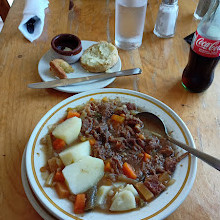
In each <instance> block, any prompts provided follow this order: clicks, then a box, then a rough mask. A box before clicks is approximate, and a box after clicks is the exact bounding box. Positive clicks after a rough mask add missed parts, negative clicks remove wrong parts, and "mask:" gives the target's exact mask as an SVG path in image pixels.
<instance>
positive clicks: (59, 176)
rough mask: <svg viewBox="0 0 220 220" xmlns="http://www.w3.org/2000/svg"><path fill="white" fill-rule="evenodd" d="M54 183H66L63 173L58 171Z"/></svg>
mask: <svg viewBox="0 0 220 220" xmlns="http://www.w3.org/2000/svg"><path fill="white" fill-rule="evenodd" d="M54 181H56V182H65V178H64V176H63V173H62V171H57V172H56V173H55V175H54Z"/></svg>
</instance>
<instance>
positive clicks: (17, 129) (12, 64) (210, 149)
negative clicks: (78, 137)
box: [0, 0, 220, 220]
mask: <svg viewBox="0 0 220 220" xmlns="http://www.w3.org/2000/svg"><path fill="white" fill-rule="evenodd" d="M197 2H198V1H191V0H185V1H179V16H178V20H177V28H176V34H175V37H173V38H170V39H159V38H157V37H156V36H155V35H154V34H153V28H154V24H155V21H156V16H157V11H158V7H159V3H160V1H156V0H149V2H148V7H147V13H146V23H145V28H144V36H143V43H142V45H141V47H140V48H139V49H136V50H133V51H122V50H119V54H120V57H121V60H122V69H125V68H134V67H140V68H142V70H143V74H141V75H140V76H135V77H125V78H117V79H116V80H115V81H114V82H113V83H112V84H111V85H109V86H108V87H111V88H114V87H115V88H125V89H131V90H135V91H139V92H142V93H145V94H148V95H150V96H153V97H154V98H157V99H159V100H160V101H162V102H164V103H165V104H167V105H168V106H170V107H171V108H172V109H173V110H174V111H175V112H176V113H177V114H178V115H179V116H180V117H181V118H182V119H183V121H184V122H185V123H186V125H187V126H188V128H189V130H190V132H191V133H192V135H193V137H194V141H195V144H196V146H197V148H198V149H199V150H201V151H204V152H207V153H209V154H211V155H215V156H216V157H218V158H220V150H219V149H220V147H219V140H220V65H218V66H217V68H216V71H215V79H214V82H213V84H212V85H211V87H210V88H209V89H208V90H207V91H206V92H204V93H200V94H193V93H189V92H188V91H186V90H184V88H183V87H182V85H181V75H182V71H183V69H184V67H185V65H186V63H187V60H188V53H189V45H188V44H187V43H186V42H185V41H184V40H183V38H184V37H185V36H187V35H188V34H190V33H192V32H194V31H195V30H196V27H197V24H198V22H197V21H195V20H194V19H193V13H194V10H195V8H196V5H197ZM23 7H24V0H15V2H14V4H13V6H12V8H11V10H10V12H9V14H8V17H7V19H6V21H5V25H4V28H3V30H2V32H1V34H0V48H1V49H0V93H1V95H0V106H1V110H0V131H1V132H0V152H1V154H0V167H1V168H0V169H1V174H0V186H1V191H0V213H1V214H0V216H1V219H4V220H12V219H22V220H24V219H41V217H40V216H39V215H38V214H37V212H36V211H35V210H34V208H32V206H31V204H30V203H29V201H28V199H27V197H26V195H25V192H24V189H23V186H22V182H21V168H20V167H21V159H22V154H23V151H24V149H25V145H26V143H27V142H28V139H29V137H30V135H31V133H32V131H33V129H34V127H35V126H36V124H37V123H38V121H39V120H40V119H41V118H42V116H43V115H44V114H45V113H46V112H47V111H48V110H49V109H51V108H52V107H53V106H54V105H56V104H57V103H59V102H60V101H62V100H64V99H65V98H68V97H70V96H72V95H73V94H69V93H63V92H59V91H56V90H53V89H41V90H34V89H29V88H27V84H28V83H33V82H39V81H41V79H40V77H39V75H38V62H39V60H40V58H41V57H42V55H43V54H44V53H45V52H46V51H47V50H48V49H49V48H50V41H51V39H52V38H53V37H54V36H55V35H57V34H59V33H73V34H76V35H78V36H79V37H80V38H81V39H84V40H92V41H99V40H106V41H110V42H114V21H115V19H114V1H113V0H106V1H104V0H95V1H90V0H75V1H74V8H73V10H71V11H69V1H67V0H53V1H50V5H49V8H48V9H47V10H46V17H45V26H44V31H43V33H42V35H41V36H40V38H39V39H37V40H36V41H34V42H33V43H30V42H29V41H27V40H26V39H25V38H24V37H23V35H22V34H21V33H20V32H19V30H18V25H19V23H20V21H21V19H22V11H23ZM219 185H220V173H219V172H218V171H217V170H215V169H214V168H212V167H210V166H209V165H207V164H205V163H204V162H201V161H200V160H198V170H197V176H196V179H195V183H194V185H193V188H192V190H191V191H190V193H189V195H188V196H187V198H186V199H185V201H184V202H183V203H182V204H181V205H180V206H179V208H177V209H176V211H174V212H173V213H172V214H171V215H170V216H169V217H168V218H167V219H169V220H171V219H175V220H176V219H201V220H202V219H213V220H216V219H220V187H219Z"/></svg>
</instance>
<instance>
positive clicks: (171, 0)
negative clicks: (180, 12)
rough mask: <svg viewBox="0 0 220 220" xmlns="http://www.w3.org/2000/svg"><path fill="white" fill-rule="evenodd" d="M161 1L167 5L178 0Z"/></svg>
mask: <svg viewBox="0 0 220 220" xmlns="http://www.w3.org/2000/svg"><path fill="white" fill-rule="evenodd" d="M162 2H163V3H164V4H167V5H175V4H177V3H178V0H162Z"/></svg>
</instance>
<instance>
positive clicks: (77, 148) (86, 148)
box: [59, 141, 91, 166]
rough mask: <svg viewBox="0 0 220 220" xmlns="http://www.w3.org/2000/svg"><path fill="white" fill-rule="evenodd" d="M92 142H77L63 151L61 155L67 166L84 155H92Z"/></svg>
mask: <svg viewBox="0 0 220 220" xmlns="http://www.w3.org/2000/svg"><path fill="white" fill-rule="evenodd" d="M90 148H91V147H90V143H89V141H85V142H82V143H79V144H75V145H73V146H71V147H69V148H67V149H66V150H64V151H62V152H61V153H60V154H59V156H60V159H61V160H62V161H63V164H64V165H65V166H67V165H69V164H71V163H74V162H76V161H78V160H80V159H82V158H83V157H86V156H89V155H90Z"/></svg>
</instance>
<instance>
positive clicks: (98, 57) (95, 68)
mask: <svg viewBox="0 0 220 220" xmlns="http://www.w3.org/2000/svg"><path fill="white" fill-rule="evenodd" d="M118 58H119V56H118V50H117V48H116V47H115V46H114V45H113V44H111V43H108V42H106V41H101V42H99V43H97V44H94V45H92V46H91V47H89V48H88V49H87V50H85V51H84V53H83V55H82V56H81V58H80V63H81V65H82V67H83V68H84V69H86V70H87V71H89V72H94V73H98V72H105V71H106V70H108V69H110V68H111V67H112V66H114V65H115V64H116V63H117V61H118Z"/></svg>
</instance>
